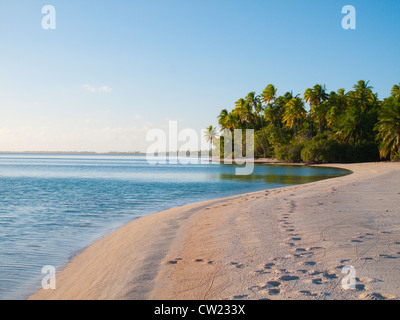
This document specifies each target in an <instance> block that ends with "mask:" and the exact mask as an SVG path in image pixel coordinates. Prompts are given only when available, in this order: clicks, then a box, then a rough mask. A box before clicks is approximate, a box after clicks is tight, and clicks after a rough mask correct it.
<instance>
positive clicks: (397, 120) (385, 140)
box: [206, 80, 400, 163]
mask: <svg viewBox="0 0 400 320" xmlns="http://www.w3.org/2000/svg"><path fill="white" fill-rule="evenodd" d="M307 107H308V108H307ZM307 109H308V110H307ZM218 124H219V127H220V128H219V129H220V130H224V129H228V130H231V131H232V132H233V130H235V129H236V130H237V129H242V130H243V129H253V130H254V133H255V141H254V148H255V149H254V153H255V155H256V156H257V157H275V158H277V159H279V160H283V161H288V162H300V161H303V162H306V163H324V162H363V161H378V160H380V159H384V160H389V159H392V160H394V159H399V158H400V87H399V85H394V86H393V88H392V90H391V95H390V97H387V98H385V99H383V100H379V99H378V94H377V93H374V92H373V87H371V86H369V82H366V81H364V80H360V81H358V82H357V84H355V85H354V86H353V90H351V91H349V92H345V90H344V89H339V90H337V91H331V92H328V91H327V89H326V87H325V85H321V84H316V85H315V86H314V87H312V88H308V89H307V90H306V91H305V92H304V94H303V97H301V96H300V95H299V94H297V95H294V94H293V92H286V93H285V94H284V95H280V96H278V95H277V88H276V87H275V86H274V85H272V84H268V85H267V87H266V88H265V89H264V90H263V92H262V93H261V94H256V92H250V93H249V94H248V95H247V96H246V97H244V98H240V99H239V100H238V101H236V102H235V104H234V107H233V109H232V110H231V111H228V110H227V109H223V110H222V111H221V112H220V114H219V115H218ZM206 137H207V139H208V140H209V141H211V142H213V144H214V145H215V146H217V147H218V148H220V149H221V151H222V154H223V141H222V140H223V139H222V138H219V137H218V134H217V128H215V127H213V126H210V127H208V128H207V132H206Z"/></svg>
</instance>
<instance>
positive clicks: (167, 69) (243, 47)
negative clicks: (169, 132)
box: [0, 0, 400, 151]
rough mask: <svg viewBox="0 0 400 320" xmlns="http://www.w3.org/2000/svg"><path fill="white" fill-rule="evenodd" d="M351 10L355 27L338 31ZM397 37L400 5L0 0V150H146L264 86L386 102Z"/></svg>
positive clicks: (396, 67)
mask: <svg viewBox="0 0 400 320" xmlns="http://www.w3.org/2000/svg"><path fill="white" fill-rule="evenodd" d="M348 4H350V5H353V6H354V7H355V8H356V10H357V29H356V30H344V29H343V28H342V26H341V21H342V18H343V17H344V15H343V14H342V13H341V10H342V7H343V6H345V5H348ZM44 5H53V6H54V7H55V8H56V30H48V31H45V30H43V29H42V26H41V21H42V18H43V17H44V15H43V14H42V12H41V10H42V7H43V6H44ZM399 34H400V1H398V0H384V1H377V0H376V1H370V0H362V1H353V0H352V1H347V0H346V1H338V0H319V1H316V0H307V1H300V0H196V1H194V0H157V1H155V0H140V1H137V0H130V1H128V0H123V1H122V0H117V1H101V0H96V1H95V0H90V1H89V0H87V1H78V0H68V1H66V0H63V1H51V0H47V1H38V0H1V2H0V41H1V42H0V46H1V48H0V151H4V150H15V151H22V150H53V151H55V150H80V151H83V150H94V151H114V150H116V151H133V150H142V151H144V150H143V148H144V146H145V144H144V140H145V135H146V132H147V131H148V129H150V128H163V127H165V125H166V124H167V122H166V121H167V120H168V119H171V120H179V128H180V129H183V128H193V129H195V130H196V131H199V132H200V130H201V129H203V128H205V127H206V126H208V125H210V124H213V125H216V124H217V120H216V116H217V115H218V113H219V111H220V110H221V109H222V108H227V109H231V108H232V107H233V103H234V102H235V101H236V100H238V99H239V98H241V97H243V96H245V95H247V93H248V92H250V91H256V92H258V93H260V92H261V91H262V90H263V89H264V88H265V87H266V85H267V84H268V83H272V84H274V85H275V86H276V87H277V88H278V93H279V94H283V93H285V92H286V91H290V90H293V92H294V93H295V94H297V93H300V94H303V93H304V91H305V89H306V88H308V87H312V86H313V85H315V84H316V83H320V84H325V85H326V87H327V89H328V91H331V90H337V89H339V88H345V89H346V90H347V91H349V90H351V88H352V86H353V84H354V83H356V82H357V81H358V80H360V79H364V80H370V85H372V86H373V87H374V90H375V91H376V92H378V94H379V97H380V98H384V97H386V96H388V95H389V93H390V89H391V87H392V86H393V85H394V84H396V83H399V82H400V62H399V58H400V41H399Z"/></svg>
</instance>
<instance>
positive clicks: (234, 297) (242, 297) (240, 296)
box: [232, 294, 248, 300]
mask: <svg viewBox="0 0 400 320" xmlns="http://www.w3.org/2000/svg"><path fill="white" fill-rule="evenodd" d="M247 297H248V295H247V294H240V295H237V296H233V297H232V298H233V299H234V300H240V299H245V298H247Z"/></svg>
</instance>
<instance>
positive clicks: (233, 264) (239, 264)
mask: <svg viewBox="0 0 400 320" xmlns="http://www.w3.org/2000/svg"><path fill="white" fill-rule="evenodd" d="M231 265H232V266H234V267H235V268H237V269H243V268H244V264H241V263H238V262H231Z"/></svg>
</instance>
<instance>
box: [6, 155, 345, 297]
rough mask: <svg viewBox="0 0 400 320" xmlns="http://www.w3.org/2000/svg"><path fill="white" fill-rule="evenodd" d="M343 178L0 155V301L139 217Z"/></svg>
mask: <svg viewBox="0 0 400 320" xmlns="http://www.w3.org/2000/svg"><path fill="white" fill-rule="evenodd" d="M344 174H347V171H343V170H338V169H331V168H315V167H299V166H275V165H273V166H271V165H256V166H255V168H254V173H253V175H251V176H236V175H235V167H234V166H232V165H224V164H219V163H218V164H216V163H214V164H213V163H209V162H206V163H201V164H191V165H168V164H167V165H156V166H154V165H149V164H148V163H147V161H146V157H144V156H112V155H110V156H98V155H43V154H40V155H28V154H1V155H0V299H24V298H26V297H27V296H28V295H29V294H32V293H33V292H35V291H36V290H37V289H39V288H40V287H41V279H42V277H43V276H44V275H43V274H42V273H41V272H42V267H43V266H45V265H52V266H55V267H56V268H57V271H59V270H60V268H62V267H63V265H65V263H66V262H67V261H68V260H69V259H70V258H71V257H72V256H73V255H75V254H76V253H77V252H78V251H80V250H82V249H83V248H84V247H86V246H88V245H89V244H91V243H93V242H94V241H96V240H97V239H99V238H101V237H102V236H104V235H106V234H108V233H110V232H111V231H113V230H115V229H116V228H118V227H120V226H122V225H123V224H125V223H127V222H129V221H132V220H134V219H136V218H138V217H141V216H144V215H148V214H151V213H154V212H157V211H161V210H164V209H168V208H172V207H176V206H179V205H184V204H188V203H193V202H199V201H203V200H209V199H215V198H221V197H226V196H231V195H236V194H240V193H245V192H251V191H257V190H263V189H270V188H277V187H282V186H286V185H293V184H300V183H306V182H310V181H316V180H320V179H325V178H330V177H335V176H340V175H344Z"/></svg>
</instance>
